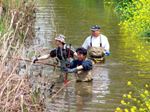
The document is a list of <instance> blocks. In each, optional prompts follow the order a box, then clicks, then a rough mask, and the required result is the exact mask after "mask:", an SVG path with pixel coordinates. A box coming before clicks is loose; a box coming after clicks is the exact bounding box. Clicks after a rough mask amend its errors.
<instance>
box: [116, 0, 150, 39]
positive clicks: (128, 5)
mask: <svg viewBox="0 0 150 112" xmlns="http://www.w3.org/2000/svg"><path fill="white" fill-rule="evenodd" d="M149 6H150V2H149V0H123V1H118V3H116V9H115V11H116V12H117V13H118V15H119V16H120V19H121V23H120V25H121V26H122V29H123V30H125V31H126V32H128V33H131V32H132V33H133V32H134V34H136V35H140V36H141V35H147V34H149V33H150V12H149V11H150V7H149Z"/></svg>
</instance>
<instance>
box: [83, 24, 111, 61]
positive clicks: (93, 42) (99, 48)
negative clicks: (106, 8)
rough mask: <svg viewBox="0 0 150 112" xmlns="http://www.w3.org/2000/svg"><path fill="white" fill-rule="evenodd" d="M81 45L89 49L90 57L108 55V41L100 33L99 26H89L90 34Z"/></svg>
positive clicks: (95, 57)
mask: <svg viewBox="0 0 150 112" xmlns="http://www.w3.org/2000/svg"><path fill="white" fill-rule="evenodd" d="M82 47H84V48H85V49H87V50H88V51H89V54H90V55H89V56H90V58H92V59H93V58H94V59H100V58H103V57H104V55H107V56H108V55H109V54H110V52H109V47H110V45H109V42H108V39H107V37H106V36H104V35H102V34H101V33H100V26H98V25H95V26H92V27H91V35H90V36H88V37H87V38H86V40H85V41H84V43H83V45H82Z"/></svg>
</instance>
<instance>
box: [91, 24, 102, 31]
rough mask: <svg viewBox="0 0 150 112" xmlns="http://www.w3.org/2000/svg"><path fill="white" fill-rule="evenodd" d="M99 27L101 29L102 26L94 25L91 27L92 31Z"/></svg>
mask: <svg viewBox="0 0 150 112" xmlns="http://www.w3.org/2000/svg"><path fill="white" fill-rule="evenodd" d="M99 29H101V28H100V26H98V25H94V26H92V27H91V31H97V30H99Z"/></svg>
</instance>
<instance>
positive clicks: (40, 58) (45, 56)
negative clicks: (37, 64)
mask: <svg viewBox="0 0 150 112" xmlns="http://www.w3.org/2000/svg"><path fill="white" fill-rule="evenodd" d="M49 57H50V54H46V55H43V56H40V57H37V59H38V60H45V59H48V58H49Z"/></svg>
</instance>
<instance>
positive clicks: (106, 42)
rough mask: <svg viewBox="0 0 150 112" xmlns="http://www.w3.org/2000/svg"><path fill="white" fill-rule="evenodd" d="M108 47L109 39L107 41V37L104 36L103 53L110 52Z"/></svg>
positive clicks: (107, 53)
mask: <svg viewBox="0 0 150 112" xmlns="http://www.w3.org/2000/svg"><path fill="white" fill-rule="evenodd" d="M109 48H110V45H109V41H108V39H107V37H106V38H105V48H104V50H105V51H104V53H105V55H107V56H109V54H110V51H109Z"/></svg>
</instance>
